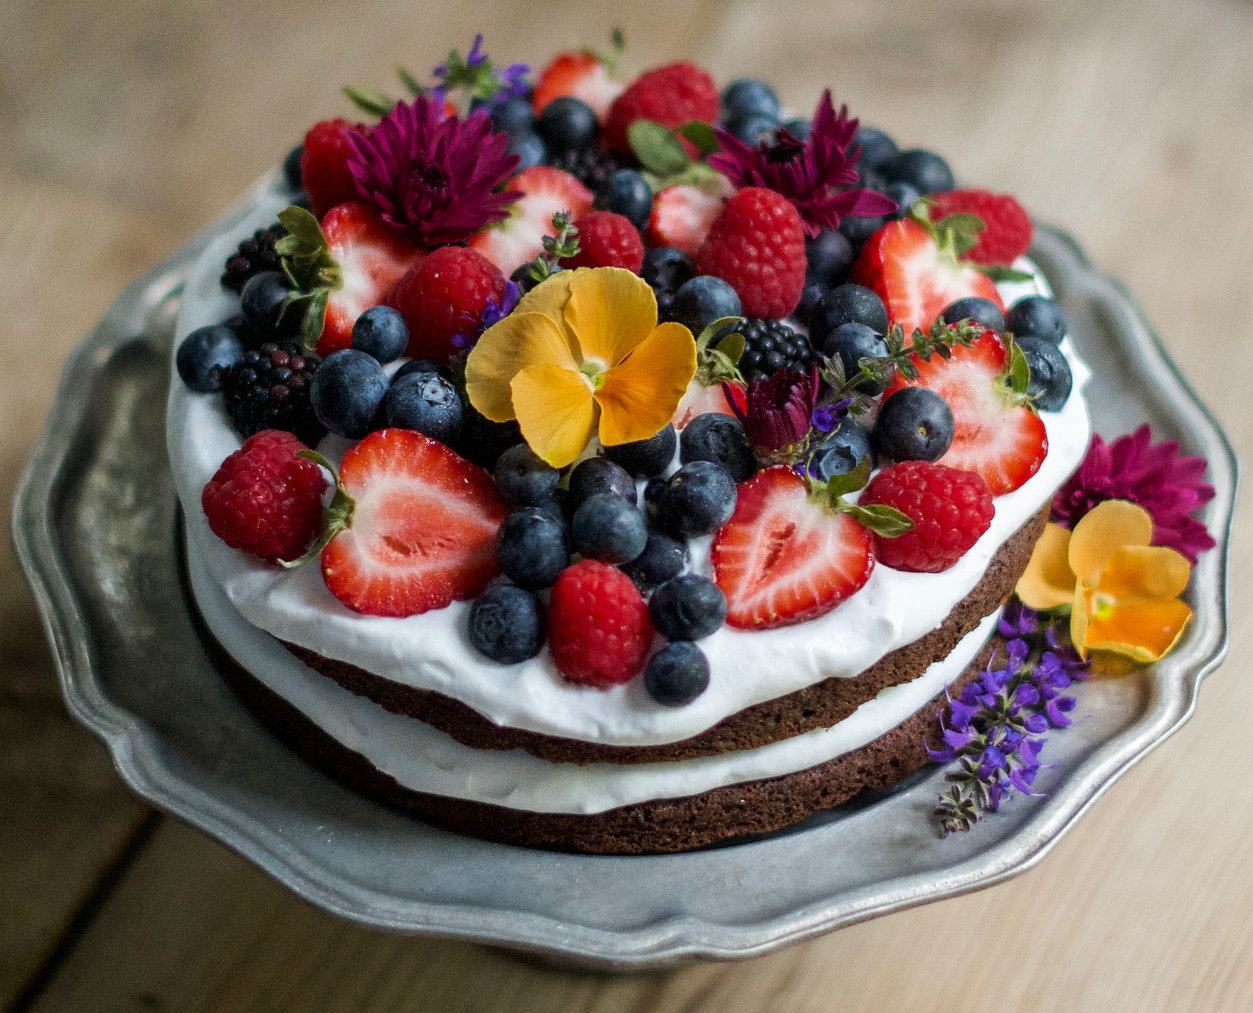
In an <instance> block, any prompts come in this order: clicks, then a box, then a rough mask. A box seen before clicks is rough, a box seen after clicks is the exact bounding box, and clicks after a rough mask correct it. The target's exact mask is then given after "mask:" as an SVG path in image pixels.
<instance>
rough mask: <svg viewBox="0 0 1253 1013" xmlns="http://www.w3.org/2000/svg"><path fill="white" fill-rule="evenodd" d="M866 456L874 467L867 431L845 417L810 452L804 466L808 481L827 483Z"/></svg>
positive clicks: (868, 431)
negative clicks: (814, 480)
mask: <svg viewBox="0 0 1253 1013" xmlns="http://www.w3.org/2000/svg"><path fill="white" fill-rule="evenodd" d="M867 457H869V458H870V459H871V463H872V464H873V463H874V457H873V450H872V449H871V445H870V430H868V429H867V428H866V427H865V426H863V425H862V424H861V423H860V422H858V421H856V420H855V419H852V418H845V419H843V420H841V422H840V424H839V425H838V426H836V427H835V428H834V429H833V430H831V432H830V433H828V434H827V435H826V436H824V437H823V438H822V442H820V443H819V444H818V446H816V447H815V448H814V449H813V451H812V453H811V454H810V456H809V461H808V463H807V466H806V467H807V470H808V472H809V476H810V477H811V478H814V479H817V480H818V481H819V482H827V481H830V480H831V479H832V478H833V477H834V476H836V475H847V474H848V473H849V472H850V471H852V470H853V469H854V468H856V467H857V465H859V464H860V463H861V462H862V461H863V460H864V459H865V458H867Z"/></svg>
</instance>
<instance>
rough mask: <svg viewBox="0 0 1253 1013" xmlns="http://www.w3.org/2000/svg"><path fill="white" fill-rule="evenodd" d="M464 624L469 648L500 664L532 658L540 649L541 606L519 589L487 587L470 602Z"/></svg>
mask: <svg viewBox="0 0 1253 1013" xmlns="http://www.w3.org/2000/svg"><path fill="white" fill-rule="evenodd" d="M467 625H468V632H469V637H470V644H471V646H473V647H474V649H475V650H477V651H478V652H479V653H481V654H483V655H485V656H486V657H488V658H490V659H491V660H492V661H495V662H498V663H500V664H502V665H516V664H517V663H518V662H520V661H526V660H527V659H528V658H534V657H535V656H536V655H537V654H539V652H540V648H542V647H543V646H544V632H545V628H544V606H543V604H542V603H541V602H540V600H539V599H538V598H537V597H536V596H535V595H534V594H532V593H531V592H530V591H524V590H523V589H522V588H520V587H512V586H510V585H509V584H498V585H497V586H496V587H489V588H488V589H487V590H486V591H484V592H483V593H482V594H481V595H479V596H478V597H477V598H475V599H474V604H473V605H471V606H470V617H469V620H468V623H467Z"/></svg>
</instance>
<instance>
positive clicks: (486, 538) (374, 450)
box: [322, 429, 505, 616]
mask: <svg viewBox="0 0 1253 1013" xmlns="http://www.w3.org/2000/svg"><path fill="white" fill-rule="evenodd" d="M340 481H341V482H342V483H343V485H344V488H345V489H346V490H347V493H348V495H349V496H351V497H352V499H353V501H354V502H355V506H354V507H353V511H352V516H351V522H350V526H349V527H348V528H346V529H345V530H342V531H339V532H338V533H337V534H336V535H335V536H334V537H333V538H332V539H331V541H330V543H329V544H328V545H327V547H326V548H325V549H324V550H323V552H322V576H323V579H324V580H325V581H326V586H327V587H328V588H329V589H330V591H331V593H332V594H333V595H335V597H336V598H338V599H339V600H340V601H341V602H343V603H344V604H345V605H347V606H348V607H349V608H350V609H353V610H355V611H357V612H364V613H365V614H367V615H376V616H408V615H415V614H417V613H419V612H426V611H429V610H430V609H438V608H444V607H445V606H446V605H449V604H450V603H452V602H453V601H465V600H467V599H469V598H473V597H475V596H476V595H477V594H479V593H480V592H481V591H482V590H483V588H484V587H485V586H486V585H487V582H488V581H490V580H491V579H492V577H494V576H495V575H496V572H497V568H496V531H497V529H498V528H499V527H500V523H501V521H502V520H504V517H505V506H504V504H503V503H501V502H500V500H499V499H498V498H497V496H496V490H495V487H494V486H493V485H492V482H491V479H489V478H488V477H487V475H485V474H484V473H483V472H482V471H480V470H479V469H478V468H476V467H475V466H474V465H472V464H471V463H470V462H469V461H467V460H465V459H464V458H462V457H458V456H457V455H456V454H455V453H453V452H452V451H451V450H449V449H448V448H447V447H445V446H444V445H443V444H442V443H438V442H437V441H435V440H432V439H430V438H429V437H427V436H423V435H422V434H421V433H415V432H413V431H412V430H409V429H383V430H380V431H378V432H375V433H371V434H370V435H369V436H367V437H366V438H365V439H364V440H362V441H361V442H360V443H358V444H357V445H356V446H354V447H351V448H350V449H349V450H348V451H347V453H345V454H344V460H343V463H342V464H341V465H340Z"/></svg>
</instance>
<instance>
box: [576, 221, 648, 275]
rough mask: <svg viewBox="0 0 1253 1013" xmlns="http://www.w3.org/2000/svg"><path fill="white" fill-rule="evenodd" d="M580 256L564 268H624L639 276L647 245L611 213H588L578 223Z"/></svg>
mask: <svg viewBox="0 0 1253 1013" xmlns="http://www.w3.org/2000/svg"><path fill="white" fill-rule="evenodd" d="M574 224H575V227H576V228H577V229H578V230H579V252H578V253H576V254H575V255H574V256H573V257H568V258H566V259H565V260H563V261H562V266H564V267H625V268H626V269H627V270H628V271H634V272H635V273H636V274H639V273H640V267H641V266H642V265H643V263H644V243H643V242H642V241H641V240H640V234H639V230H638V229H636V227H635V226H634V225H632V224H631V223H630V221H629V220H628V219H626V218H625V217H623V216H622V215H619V214H614V212H612V211H588V212H585V213H584V214H583V215H581V216H580V217H579V218H578V219H577V220H576V221H575V223H574Z"/></svg>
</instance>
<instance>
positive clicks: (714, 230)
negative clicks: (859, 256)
mask: <svg viewBox="0 0 1253 1013" xmlns="http://www.w3.org/2000/svg"><path fill="white" fill-rule="evenodd" d="M805 265H806V261H805V236H804V233H803V232H802V231H801V219H800V215H799V214H797V212H796V208H794V207H793V206H792V205H791V204H790V203H789V202H788V200H787V198H785V197H783V196H782V195H781V194H778V193H776V192H775V191H774V190H767V189H765V188H764V187H757V186H750V187H745V188H744V189H743V190H740V191H739V192H737V193H736V194H735V195H734V196H733V197H730V198H728V200H727V202H726V204H725V206H724V207H723V209H722V211H721V213H720V214H719V215H718V217H717V218H716V219H715V220H714V223H713V225H712V226H711V227H710V229H709V235H708V236H706V237H705V242H704V244H703V245H702V246H701V248H700V251H699V252H698V253H697V255H696V270H697V271H698V272H700V273H701V274H710V275H713V276H714V277H717V278H721V279H722V280H723V281H725V282H727V284H729V285H730V286H731V287H732V288H733V289H735V291H736V293H737V294H738V295H739V297H740V304H741V306H742V309H743V313H744V315H745V316H750V317H770V318H772V319H776V318H781V317H785V316H787V315H788V314H789V313H791V312H792V311H793V310H794V309H796V306H797V303H799V302H800V298H801V289H803V288H804V287H805ZM689 284H690V282H689Z"/></svg>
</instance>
